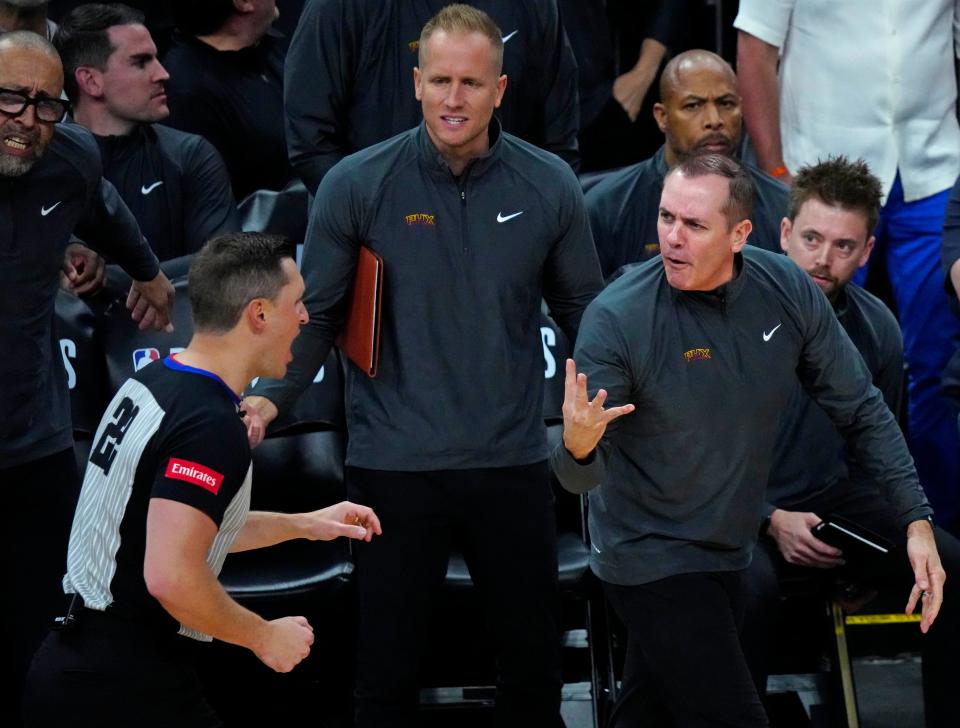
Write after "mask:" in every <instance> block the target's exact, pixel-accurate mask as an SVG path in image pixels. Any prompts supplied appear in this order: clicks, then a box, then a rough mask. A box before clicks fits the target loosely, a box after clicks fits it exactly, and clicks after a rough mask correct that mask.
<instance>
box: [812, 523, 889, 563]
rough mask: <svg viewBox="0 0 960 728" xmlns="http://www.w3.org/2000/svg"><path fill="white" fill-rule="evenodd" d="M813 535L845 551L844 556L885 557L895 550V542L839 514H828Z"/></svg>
mask: <svg viewBox="0 0 960 728" xmlns="http://www.w3.org/2000/svg"><path fill="white" fill-rule="evenodd" d="M813 535H814V536H816V537H817V538H819V539H820V540H821V541H823V542H824V543H828V544H830V545H831V546H834V547H835V548H838V549H840V550H841V551H843V553H844V556H849V555H854V554H856V555H859V556H865V557H869V558H876V557H884V556H887V555H888V554H890V552H892V551H893V550H894V545H893V543H892V542H891V541H890V540H889V539H886V538H884V537H883V536H880V535H879V534H876V533H874V532H873V531H871V530H870V529H868V528H864V527H863V526H861V525H860V524H859V523H854V522H853V521H848V520H847V519H845V518H840V517H839V516H828V517H827V519H826V520H824V521H820V523H818V524H817V525H816V526H814V527H813Z"/></svg>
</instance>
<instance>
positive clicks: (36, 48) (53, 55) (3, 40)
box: [0, 30, 62, 73]
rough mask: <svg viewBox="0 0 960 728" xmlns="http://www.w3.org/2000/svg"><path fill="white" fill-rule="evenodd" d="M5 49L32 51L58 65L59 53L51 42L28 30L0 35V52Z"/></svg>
mask: <svg viewBox="0 0 960 728" xmlns="http://www.w3.org/2000/svg"><path fill="white" fill-rule="evenodd" d="M6 50H24V51H32V52H34V53H37V54H40V55H43V56H46V57H47V58H49V59H51V60H53V61H55V62H56V63H57V65H60V54H59V53H57V49H56V48H54V47H53V43H51V42H50V41H48V40H47V39H46V38H44V37H43V36H39V35H37V34H36V33H31V32H30V31H29V30H14V31H11V32H9V33H3V34H2V35H0V53H2V52H4V51H6ZM61 69H62V66H61ZM61 73H62V70H61Z"/></svg>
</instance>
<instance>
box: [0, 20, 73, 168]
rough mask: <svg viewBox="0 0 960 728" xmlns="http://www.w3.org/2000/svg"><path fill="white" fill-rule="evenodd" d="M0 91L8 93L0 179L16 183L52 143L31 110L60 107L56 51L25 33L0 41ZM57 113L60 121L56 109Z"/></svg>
mask: <svg viewBox="0 0 960 728" xmlns="http://www.w3.org/2000/svg"><path fill="white" fill-rule="evenodd" d="M0 88H2V89H5V90H6V91H7V92H10V93H7V94H5V98H4V102H3V103H4V108H5V109H7V110H6V111H2V110H0V176H3V177H18V176H20V175H22V174H24V173H26V172H28V171H29V170H30V168H31V167H32V166H33V165H34V164H36V162H38V161H39V160H40V158H41V157H42V156H43V154H44V152H45V151H46V149H47V145H49V144H50V140H51V139H52V138H53V132H54V123H52V122H49V121H41V120H40V118H39V117H38V116H37V109H38V108H39V107H38V106H37V105H36V104H37V102H38V101H39V102H41V103H44V104H45V106H49V105H50V102H44V101H43V100H44V99H49V100H52V103H53V104H60V103H61V102H60V101H59V98H60V93H61V92H62V91H63V66H62V65H61V63H60V56H59V55H58V54H57V51H56V49H55V48H54V47H53V46H52V45H51V44H50V43H49V42H48V41H47V40H46V39H45V38H41V37H40V36H39V35H37V34H36V33H30V32H28V31H14V32H12V33H6V34H4V35H2V36H0ZM7 96H9V98H7ZM18 99H19V103H18ZM24 99H26V100H27V101H28V102H29V103H27V104H26V105H24ZM45 110H46V109H45ZM59 111H60V115H61V116H62V114H63V108H62V106H61V107H59Z"/></svg>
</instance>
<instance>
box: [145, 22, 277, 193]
mask: <svg viewBox="0 0 960 728" xmlns="http://www.w3.org/2000/svg"><path fill="white" fill-rule="evenodd" d="M163 63H164V65H165V66H166V68H167V71H169V72H170V80H169V81H167V83H166V87H167V96H168V97H169V99H170V117H169V118H168V119H167V122H166V123H167V124H168V125H169V126H172V127H174V128H176V129H182V130H183V131H188V132H191V133H193V134H199V135H201V136H203V137H205V138H206V139H207V140H209V141H210V142H211V143H212V144H213V146H215V147H216V148H217V150H218V151H219V152H220V154H221V155H223V161H224V162H226V164H227V170H228V171H229V172H230V182H231V184H232V186H233V193H234V194H235V195H236V197H237V199H238V200H242V199H243V198H244V197H246V196H247V195H249V194H250V193H251V192H253V191H254V190H259V189H267V190H280V189H283V187H284V186H286V184H287V183H288V182H289V181H290V180H291V179H293V178H294V176H295V175H294V173H293V170H292V169H291V167H290V164H289V163H288V162H287V145H286V140H285V138H284V131H283V125H284V119H283V47H282V44H281V42H280V38H279V37H278V36H277V35H276V34H274V33H272V32H271V33H267V35H265V36H264V37H263V38H261V39H260V42H259V43H258V44H257V45H255V46H251V47H249V48H244V49H243V50H239V51H219V50H217V49H216V48H214V47H213V46H209V45H207V44H206V43H204V42H202V41H199V40H197V39H196V38H192V37H189V36H185V35H183V34H181V33H175V34H174V36H173V43H172V44H171V46H170V50H169V51H168V52H167V54H166V56H164V58H163Z"/></svg>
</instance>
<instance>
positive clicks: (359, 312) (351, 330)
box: [337, 245, 383, 378]
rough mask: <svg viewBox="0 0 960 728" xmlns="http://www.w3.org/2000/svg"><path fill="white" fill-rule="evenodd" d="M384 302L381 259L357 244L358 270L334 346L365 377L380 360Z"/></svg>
mask: <svg viewBox="0 0 960 728" xmlns="http://www.w3.org/2000/svg"><path fill="white" fill-rule="evenodd" d="M382 301H383V258H381V257H380V256H379V255H377V254H376V253H374V252H373V251H372V250H370V248H368V247H366V246H365V245H361V246H360V254H359V255H358V256H357V270H356V273H355V274H354V278H353V287H352V289H351V290H350V298H349V301H348V304H347V316H346V320H345V321H344V326H343V330H342V331H341V332H340V336H338V337H337V346H339V347H340V350H341V351H342V352H343V353H344V354H346V355H347V357H348V358H349V359H350V361H352V362H353V363H354V364H356V365H357V366H358V367H360V369H362V370H363V371H364V372H365V373H366V375H367V376H368V377H371V378H373V377H375V376H377V365H378V364H379V363H380V305H381V302H382Z"/></svg>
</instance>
